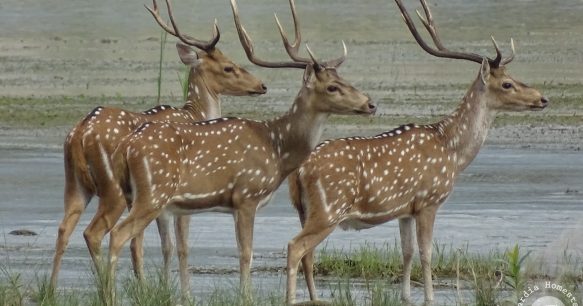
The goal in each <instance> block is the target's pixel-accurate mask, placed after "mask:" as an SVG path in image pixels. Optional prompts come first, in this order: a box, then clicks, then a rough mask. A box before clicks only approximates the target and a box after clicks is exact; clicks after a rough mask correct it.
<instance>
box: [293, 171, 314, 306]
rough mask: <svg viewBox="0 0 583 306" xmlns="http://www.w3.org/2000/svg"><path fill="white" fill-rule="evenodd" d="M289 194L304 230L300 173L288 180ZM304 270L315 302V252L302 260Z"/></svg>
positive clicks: (304, 220)
mask: <svg viewBox="0 0 583 306" xmlns="http://www.w3.org/2000/svg"><path fill="white" fill-rule="evenodd" d="M288 185H289V194H290V199H291V202H292V205H293V206H294V207H295V208H296V210H297V212H298V216H299V218H300V224H301V225H302V228H304V224H305V222H306V212H305V211H304V207H303V205H302V189H301V185H300V181H299V173H298V171H297V170H296V171H294V172H293V173H292V174H290V175H289V178H288ZM302 269H303V270H304V278H305V279H306V286H307V287H308V292H309V293H310V300H312V301H315V300H316V297H317V294H316V285H315V283H314V252H313V251H310V252H308V253H307V254H306V256H304V257H303V258H302Z"/></svg>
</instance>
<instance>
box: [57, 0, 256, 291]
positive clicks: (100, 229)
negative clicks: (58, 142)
mask: <svg viewBox="0 0 583 306" xmlns="http://www.w3.org/2000/svg"><path fill="white" fill-rule="evenodd" d="M166 4H167V7H168V13H169V16H170V21H171V22H172V27H170V26H168V25H167V24H166V23H165V22H164V21H163V20H162V18H161V17H160V15H159V12H158V7H157V4H156V1H154V2H153V8H149V7H146V8H147V9H148V11H149V12H150V13H151V14H152V16H154V18H155V20H156V21H157V22H158V24H159V25H160V26H161V27H162V28H163V29H164V30H165V31H166V32H168V33H170V34H171V35H173V36H176V37H177V38H179V39H180V41H181V42H179V43H177V44H176V47H177V49H178V55H179V56H180V59H181V60H182V62H183V63H184V64H185V65H187V66H189V67H190V73H189V79H188V82H189V83H188V93H187V101H186V103H185V104H184V106H183V107H182V108H174V107H171V106H163V105H161V106H157V107H154V108H152V109H150V110H147V111H145V112H142V113H135V112H130V111H127V110H123V109H119V108H112V107H101V106H100V107H97V108H95V109H94V110H93V111H91V112H90V113H89V114H88V115H87V116H86V117H85V118H84V119H83V120H81V121H80V122H79V123H77V125H76V126H75V127H74V128H73V130H72V131H71V132H70V133H69V135H68V136H67V138H66V140H65V144H64V155H65V197H64V202H65V215H64V217H63V220H62V222H61V224H60V226H59V232H58V238H57V242H56V251H55V255H54V259H53V270H52V274H51V284H52V285H53V287H54V286H56V284H57V279H58V273H59V270H60V266H61V260H62V256H63V253H64V251H65V248H66V246H67V244H68V241H69V237H70V235H71V233H72V232H73V229H74V228H75V226H76V225H77V223H78V221H79V218H80V216H81V214H82V213H83V211H84V210H85V208H86V206H87V205H88V204H89V201H90V200H91V198H92V197H93V196H98V197H99V207H98V210H97V213H96V215H95V216H94V218H93V220H92V221H91V223H90V225H89V226H88V227H87V229H86V230H85V233H84V237H85V240H86V242H87V246H88V248H89V252H90V254H91V256H92V258H93V260H94V261H95V262H97V261H98V258H99V254H100V246H101V241H102V239H103V236H104V235H105V234H106V233H107V232H108V231H109V230H110V229H111V227H113V225H114V223H113V222H114V221H115V220H112V219H109V218H108V213H111V212H114V213H121V212H122V211H123V209H124V208H125V206H126V205H125V204H124V205H121V206H114V205H113V204H115V203H117V200H115V199H117V198H118V197H119V196H120V194H121V193H120V192H121V191H120V189H119V187H118V184H114V183H113V182H114V181H113V173H114V169H113V168H112V166H111V160H110V157H111V154H113V151H114V149H115V148H116V147H117V145H118V144H119V143H120V142H121V140H122V138H123V137H124V136H125V135H128V134H130V133H131V132H132V131H133V130H134V129H135V128H136V127H138V126H139V125H140V124H142V123H144V122H148V121H173V122H195V121H200V120H204V119H212V118H217V117H220V116H221V104H220V99H219V96H220V95H233V96H249V95H258V94H264V93H265V92H266V87H265V85H263V83H262V82H261V81H260V80H259V79H257V78H256V77H255V76H253V75H252V74H250V73H249V72H247V71H246V70H245V69H243V68H241V67H240V66H239V65H237V64H235V63H234V62H233V61H232V60H230V59H229V58H228V57H227V56H225V55H223V53H222V52H221V51H220V50H219V49H218V48H217V47H216V44H217V43H218V41H219V38H220V32H219V28H218V26H217V24H216V21H215V24H214V28H213V29H214V31H213V37H212V39H210V40H209V41H201V40H198V39H195V38H193V37H190V36H187V35H183V34H182V33H180V32H179V30H178V27H177V25H176V22H175V21H174V18H173V15H172V9H171V5H170V2H169V1H168V0H167V1H166ZM193 47H194V48H196V49H198V51H197V50H196V49H194V48H193ZM177 221H179V222H176V224H178V226H177V227H178V228H177V229H180V232H181V233H182V232H186V229H187V227H188V217H180V220H177ZM157 222H158V230H159V232H160V237H161V239H162V249H163V255H164V267H165V271H166V273H168V271H169V262H170V255H171V253H172V244H171V239H170V237H169V235H170V234H169V230H168V227H169V220H168V219H167V218H164V217H161V218H158V219H157ZM185 228H186V229H185ZM138 238H141V236H140V237H138ZM141 241H142V239H137V240H135V241H133V242H132V259H133V261H134V269H135V271H136V273H137V274H138V275H142V267H143V261H142V246H141ZM179 242H180V241H179ZM179 248H181V249H185V248H183V247H181V246H180V245H179ZM180 254H181V256H179V259H180V262H181V265H182V266H186V257H185V256H184V253H180Z"/></svg>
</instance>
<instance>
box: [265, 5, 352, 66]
mask: <svg viewBox="0 0 583 306" xmlns="http://www.w3.org/2000/svg"><path fill="white" fill-rule="evenodd" d="M289 6H290V9H291V12H292V19H293V22H294V31H295V40H294V43H293V44H290V43H289V40H288V38H287V35H286V33H285V31H284V30H283V27H282V26H281V23H280V22H279V18H277V14H274V16H275V22H276V23H277V28H278V29H279V34H281V39H282V40H283V45H284V47H285V50H286V51H287V54H288V55H289V56H290V57H291V58H292V59H294V60H296V61H302V62H303V61H310V60H309V59H307V58H303V57H300V56H299V55H298V51H299V48H300V44H301V42H302V34H301V32H300V23H299V21H298V15H297V13H296V4H295V1H294V0H289ZM342 45H343V49H344V53H343V54H342V56H341V57H339V58H337V59H333V60H329V61H327V62H325V63H322V64H320V65H323V66H326V67H338V66H340V64H342V63H343V62H344V60H345V59H346V55H347V53H348V50H347V48H346V44H344V41H342ZM308 52H309V51H308ZM310 58H312V60H314V57H313V56H310ZM318 64H319V63H318Z"/></svg>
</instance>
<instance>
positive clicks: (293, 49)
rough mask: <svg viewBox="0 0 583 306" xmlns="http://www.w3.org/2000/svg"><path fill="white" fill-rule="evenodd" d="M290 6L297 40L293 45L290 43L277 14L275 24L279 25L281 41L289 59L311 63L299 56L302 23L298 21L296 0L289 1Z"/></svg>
mask: <svg viewBox="0 0 583 306" xmlns="http://www.w3.org/2000/svg"><path fill="white" fill-rule="evenodd" d="M289 6H290V9H291V12H292V19H293V22H294V34H295V39H294V42H293V44H290V43H289V40H288V38H287V34H286V33H285V31H284V29H283V26H282V25H281V22H279V18H277V14H274V16H275V22H276V23H277V28H278V29H279V34H280V35H281V39H282V40H283V46H284V47H285V50H286V51H287V54H288V55H289V57H290V58H292V59H293V60H294V61H297V62H306V63H310V59H308V58H305V57H301V56H299V55H298V53H299V49H300V44H301V43H302V33H301V32H300V23H299V21H298V15H297V12H296V4H295V2H294V0H289Z"/></svg>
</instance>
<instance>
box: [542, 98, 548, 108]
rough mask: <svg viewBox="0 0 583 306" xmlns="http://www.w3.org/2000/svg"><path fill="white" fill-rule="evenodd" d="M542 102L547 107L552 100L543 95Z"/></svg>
mask: <svg viewBox="0 0 583 306" xmlns="http://www.w3.org/2000/svg"><path fill="white" fill-rule="evenodd" d="M540 102H541V103H542V105H543V107H546V106H547V105H549V103H550V101H549V99H547V97H541V98H540Z"/></svg>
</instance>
